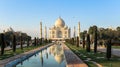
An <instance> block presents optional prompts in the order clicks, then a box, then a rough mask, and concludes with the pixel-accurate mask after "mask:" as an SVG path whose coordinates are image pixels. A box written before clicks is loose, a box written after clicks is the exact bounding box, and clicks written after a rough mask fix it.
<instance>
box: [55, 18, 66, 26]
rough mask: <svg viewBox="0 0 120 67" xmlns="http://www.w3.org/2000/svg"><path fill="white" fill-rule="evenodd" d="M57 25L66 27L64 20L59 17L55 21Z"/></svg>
mask: <svg viewBox="0 0 120 67" xmlns="http://www.w3.org/2000/svg"><path fill="white" fill-rule="evenodd" d="M55 26H56V27H64V26H65V22H64V20H63V19H62V18H60V17H59V18H58V19H57V20H56V22H55Z"/></svg>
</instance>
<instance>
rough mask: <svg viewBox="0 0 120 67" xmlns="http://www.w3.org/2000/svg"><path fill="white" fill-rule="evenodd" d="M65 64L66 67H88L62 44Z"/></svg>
mask: <svg viewBox="0 0 120 67" xmlns="http://www.w3.org/2000/svg"><path fill="white" fill-rule="evenodd" d="M62 46H63V49H64V54H65V59H66V62H67V65H66V67H88V66H87V65H86V64H85V63H84V62H83V61H82V60H81V59H80V58H79V57H78V56H77V55H75V54H74V53H73V52H72V51H71V50H70V49H69V48H68V47H67V46H66V45H65V44H64V43H63V44H62Z"/></svg>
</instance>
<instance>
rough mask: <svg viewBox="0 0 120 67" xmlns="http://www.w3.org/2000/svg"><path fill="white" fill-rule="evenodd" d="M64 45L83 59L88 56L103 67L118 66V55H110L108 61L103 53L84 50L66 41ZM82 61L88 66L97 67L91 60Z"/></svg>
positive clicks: (119, 59)
mask: <svg viewBox="0 0 120 67" xmlns="http://www.w3.org/2000/svg"><path fill="white" fill-rule="evenodd" d="M66 45H67V46H68V47H69V48H70V49H71V50H72V51H73V52H74V53H75V54H76V55H77V56H78V57H80V58H81V59H82V60H83V61H84V60H87V58H90V59H91V61H95V62H97V63H99V64H101V65H102V66H103V67H120V57H116V56H112V58H111V59H110V61H108V60H107V59H106V54H105V53H102V52H97V53H96V54H94V52H93V51H91V52H86V50H85V49H83V48H81V47H76V46H73V45H70V44H68V43H66ZM84 62H85V63H87V64H88V66H89V67H97V66H96V65H95V64H93V63H91V62H88V61H84Z"/></svg>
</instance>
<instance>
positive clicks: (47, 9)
mask: <svg viewBox="0 0 120 67" xmlns="http://www.w3.org/2000/svg"><path fill="white" fill-rule="evenodd" d="M59 16H60V17H61V18H62V19H63V20H64V21H65V24H66V25H67V26H68V27H71V29H72V30H73V27H74V26H76V28H77V26H78V25H77V24H78V22H79V21H80V26H81V31H84V30H87V29H88V28H89V27H90V26H93V25H97V26H98V27H104V28H106V27H110V26H112V27H114V28H115V27H117V26H120V0H0V32H2V31H3V30H5V29H6V28H9V27H12V28H13V29H14V30H15V31H22V32H25V33H27V34H28V35H30V36H32V37H39V36H40V34H39V33H40V30H39V28H40V27H39V25H40V21H42V23H43V28H44V26H47V29H48V28H49V27H52V26H53V25H54V24H55V21H56V19H57V18H58V17H59ZM76 30H77V29H76Z"/></svg>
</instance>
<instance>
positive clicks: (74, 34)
mask: <svg viewBox="0 0 120 67" xmlns="http://www.w3.org/2000/svg"><path fill="white" fill-rule="evenodd" d="M75 36H76V29H75V26H74V33H73V37H75Z"/></svg>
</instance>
